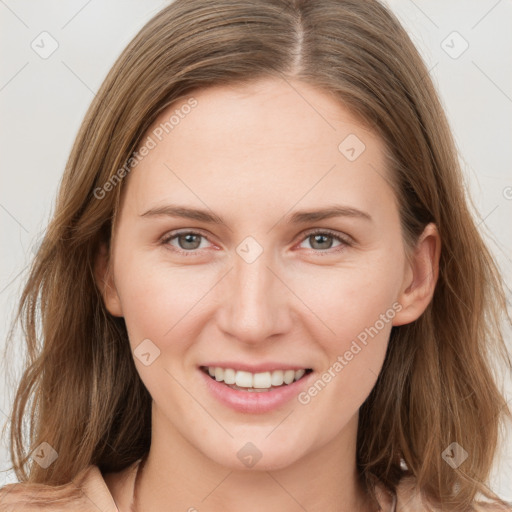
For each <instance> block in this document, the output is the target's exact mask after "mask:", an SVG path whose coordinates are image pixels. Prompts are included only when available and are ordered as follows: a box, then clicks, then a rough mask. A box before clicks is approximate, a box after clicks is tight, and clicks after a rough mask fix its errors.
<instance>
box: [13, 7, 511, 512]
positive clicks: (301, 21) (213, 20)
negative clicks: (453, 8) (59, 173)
mask: <svg viewBox="0 0 512 512" xmlns="http://www.w3.org/2000/svg"><path fill="white" fill-rule="evenodd" d="M269 77H272V78H276V79H280V80H283V79H284V80H290V79H294V80H301V81H303V82H305V83H308V84H312V85H314V86H316V87H318V88H320V89H321V90H323V91H325V92H326V93H328V94H331V95H333V97H334V98H336V99H337V100H338V101H339V102H340V103H341V104H343V105H344V106H345V107H346V108H347V109H349V110H350V111H351V112H352V113H353V114H354V115H356V116H357V118H358V119H359V120H360V121H361V123H363V124H365V125H366V126H368V127H370V128H371V130H373V132H374V133H376V134H378V136H380V137H381V139H382V140H383V142H384V143H385V147H386V152H387V161H388V162H389V167H390V171H391V174H392V177H393V179H392V181H393V187H394V189H395V193H396V198H397V200H398V203H399V209H400V216H401V223H402V231H403V236H404V241H405V243H406V245H407V246H410V247H412V246H413V245H414V242H415V240H416V239H417V237H418V236H419V234H420V233H421V232H422V230H423V228H424V227H425V225H426V224H427V223H429V222H434V223H435V224H436V225H437V228H438V230H439V233H440V236H441V240H442V251H441V257H440V264H439V279H438V282H437V285H436V289H435V293H434V297H433V300H432V301H431V303H430V304H429V306H428V308H427V310H426V311H425V312H424V314H423V315H422V316H421V317H420V318H418V319H417V320H416V321H415V322H413V323H411V324H408V325H402V326H399V327H394V328H393V329H392V332H391V335H390V340H389V347H388V351H387V354H386V358H385V362H384V366H383V368H382V372H381V374H380V375H379V377H378V380H377V382H376V385H375V387H374V389H373V390H372V391H371V393H370V395H369V396H368V398H367V400H366V401H365V402H364V404H363V405H362V407H361V409H360V417H359V430H358V436H357V466H358V470H359V473H360V476H361V479H362V481H363V482H364V483H365V486H366V489H367V490H368V492H369V493H370V495H372V496H374V485H375V482H377V481H379V482H381V483H382V484H384V485H385V486H386V487H387V488H388V489H390V490H391V491H394V490H395V489H396V487H397V485H398V483H399V482H400V480H401V479H402V478H403V477H404V476H407V475H408V476H413V477H414V478H415V480H416V482H417V485H418V486H419V488H420V489H421V491H422V493H423V495H424V496H425V497H426V499H427V500H428V501H429V503H431V504H432V505H433V506H439V507H443V510H468V509H469V508H470V506H471V504H472V503H474V500H475V499H476V497H477V495H480V493H481V494H482V495H484V496H486V497H487V498H489V499H491V500H496V502H498V501H499V502H501V503H502V504H505V502H503V501H501V500H500V499H499V498H498V496H496V494H495V493H493V492H492V491H491V490H490V489H489V488H488V487H487V484H488V478H489V474H490V471H491V468H492V465H493V461H494V458H495V455H496V452H497V448H498V446H499V441H500V427H501V426H502V423H503V422H504V420H505V419H509V420H510V419H511V417H512V415H511V413H510V410H509V409H508V407H507V403H506V400H505V398H504V396H503V394H502V392H501V391H500V386H499V385H498V375H497V371H496V368H497V367H498V365H499V364H503V363H504V364H505V365H506V367H507V368H508V369H512V364H511V361H510V356H509V353H508V352H507V348H506V345H505V343H504V340H503V335H502V327H503V320H504V319H506V321H507V322H510V318H509V317H508V314H507V313H506V303H505V298H504V293H503V286H502V282H501V277H500V275H499V272H498V270H497V265H496V263H495V261H494V260H493V257H492V256H491V254H490V252H489V250H488V249H487V247H486V245H485V244H484V241H483V238H482V236H481V234H480V233H479V231H478V229H477V225H476V222H475V220H474V216H473V213H472V209H471V208H470V204H471V203H470V202H469V201H468V199H467V198H466V195H465V190H464V184H463V179H462V173H461V169H460V164H459V160H458V155H457V151H456V146H455V144H454V140H453V137H452V134H451V131H450V127H449V124H448V122H447V119H446V116H445V113H444V111H443V109H442V106H441V103H440V101H439V98H438V96H437V93H436V90H435V87H434V85H433V83H432V81H431V78H430V76H429V72H428V69H427V68H426V66H425V64H424V62H423V61H422V59H421V57H420V55H419V53H418V51H417V49H416V48H415V46H414V44H413V43H412V42H411V40H410V38H409V36H408V34H407V32H406V31H405V30H404V28H403V27H402V26H401V24H400V23H399V21H398V20H397V18H396V17H395V16H394V15H393V13H392V12H390V11H389V10H388V9H387V8H386V7H385V6H383V5H382V4H381V3H379V2H378V1H377V0H364V1H362V0H314V1H307V0H288V1H284V0H246V1H240V0H208V1H206V0H176V1H175V2H173V3H171V4H170V5H168V6H166V7H165V8H164V9H163V10H162V11H160V12H159V13H158V14H157V15H156V16H154V17H153V18H152V19H151V20H150V21H149V22H148V23H147V24H146V25H145V26H144V27H143V28H142V30H141V31H140V32H139V33H138V34H137V35H136V37H135V38H134V39H133V40H132V41H131V42H130V44H129V45H128V47H127V48H126V49H125V50H124V51H123V52H122V54H121V55H120V56H119V58H118V59H117V61H116V62H115V64H114V66H113V67H112V69H111V70H110V72H109V73H108V75H107V77H106V79H105V81H104V83H103V84H102V86H101V87H100V90H99V91H98V93H97V95H96V96H95V98H94V100H93V102H92V104H91V106H90V108H89V109H88V111H87V114H86V116H85V119H84V121H83V123H82V125H81V127H80V130H79V133H78V135H77V137H76V140H75V142H74V145H73V148H72V151H71V154H70V156H69V160H68V162H67V165H66V168H65V172H64V176H63V179H62V182H61V184H60V189H59V193H58V197H57V201H56V205H55V210H54V214H53V217H52V220H51V222H50V223H49V226H48V229H47V230H46V233H45V236H44V239H43V240H42V243H41V245H40V248H39V250H38V252H37V255H36V256H35V259H34V260H33V263H32V266H31V268H30V273H29V276H28V279H27V281H26V283H25V285H24V288H23V291H22V295H21V300H20V303H19V307H18V309H17V310H16V312H15V321H14V324H16V325H18V324H19V325H21V328H22V333H23V335H22V337H23V339H24V340H25V342H26V354H27V360H26V366H25V368H24V373H23V374H22V377H21V380H20V381H19V383H18V386H17V392H16V395H15V399H14V404H13V409H12V417H11V418H10V422H9V425H10V450H11V458H12V463H13V469H14V471H15V473H16V476H17V478H18V480H19V481H20V484H15V485H17V486H19V485H23V484H24V485H25V486H32V487H34V486H35V488H37V489H39V491H40V492H39V494H38V496H39V497H40V499H41V503H43V502H44V501H45V500H49V499H50V498H49V496H54V497H55V496H57V494H56V493H57V490H58V489H59V488H60V486H62V485H64V484H66V483H68V482H70V481H71V480H72V479H73V478H74V477H75V476H76V475H77V474H78V473H79V472H80V471H82V470H83V469H84V468H86V467H87V466H89V465H91V464H95V465H97V466H99V468H100V469H101V471H103V472H111V471H120V470H122V469H124V468H125V467H127V466H128V465H130V464H132V463H133V462H135V461H136V460H138V459H140V458H141V457H142V456H143V455H145V454H146V453H147V452H148V450H149V447H150V441H151V396H150V395H149V393H148V391H147V390H146V388H145V387H144V385H143V383H142V381H141V379H140V378H139V376H138V373H137V371H136V368H135V365H134V362H133V356H132V354H131V351H130V345H129V342H128V335H127V330H126V327H125V323H124V319H123V318H116V317H114V316H112V315H110V314H109V313H108V311H107V310H106V308H105V305H104V302H103V300H102V296H101V293H100V290H99V289H98V286H97V284H96V280H95V274H94V261H95V259H96V256H97V254H98V251H99V249H100V247H101V245H102V244H103V243H105V244H106V246H107V247H108V248H110V240H111V235H112V228H113V223H114V221H115V219H116V214H117V211H118V206H119V198H120V193H121V190H122V189H123V181H124V180H122V179H121V180H120V182H118V181H119V176H120V175H119V169H122V168H123V167H124V166H125V163H126V162H127V161H128V159H129V158H130V157H131V155H133V152H134V151H135V150H136V149H137V148H138V147H139V146H140V144H141V143H142V141H143V137H144V136H145V134H146V133H147V130H148V129H149V127H150V126H151V125H152V124H153V122H154V121H155V119H156V118H157V116H158V115H159V114H160V113H161V112H162V111H163V110H164V109H166V108H167V107H169V106H170V105H171V104H173V103H176V102H178V101H179V100H180V101H181V100H185V99H186V98H190V97H191V95H192V94H193V92H194V91H197V90H198V89H202V88H206V87H209V86H213V85H218V84H232V85H236V84H240V85H243V84H248V83H250V82H253V81H255V80H258V79H262V78H269ZM116 176H117V181H116ZM107 182H110V183H112V184H114V185H115V186H114V185H113V186H112V187H111V188H112V190H110V191H109V192H108V193H103V192H102V193H101V197H100V194H99V193H98V190H99V189H101V188H102V187H103V186H104V184H105V183H107ZM102 190H105V189H102ZM14 324H13V325H14ZM13 329H14V327H13V328H11V331H10V333H9V341H10V343H12V340H13V339H14V337H13ZM27 422H28V423H27ZM25 424H27V425H28V427H29V428H27V429H25V428H24V425H25ZM43 442H46V443H48V444H49V445H51V446H52V447H53V448H54V449H55V450H56V451H57V452H58V458H57V459H56V460H55V461H54V462H53V464H51V465H50V466H49V467H48V468H47V469H43V468H42V467H40V466H39V465H38V464H35V463H33V461H32V458H31V454H32V453H33V451H34V449H35V448H36V447H38V446H39V445H40V444H41V443H43ZM453 442H457V443H458V444H459V445H461V446H462V447H463V448H464V450H465V451H466V452H467V453H468V454H469V457H468V458H467V460H466V461H465V462H464V464H462V465H460V466H459V467H458V468H456V469H453V468H452V467H451V466H450V465H448V464H447V463H446V462H445V461H444V460H443V457H442V454H443V452H444V450H445V449H446V448H447V447H448V446H449V445H450V444H451V443H453ZM41 484H46V485H45V486H42V485H41ZM47 486H49V487H47ZM43 489H44V490H45V492H44V493H43ZM72 490H73V489H72ZM75 491H76V489H75ZM52 493H53V494H52ZM43 496H44V499H43ZM55 499H58V498H55ZM62 499H64V498H62Z"/></svg>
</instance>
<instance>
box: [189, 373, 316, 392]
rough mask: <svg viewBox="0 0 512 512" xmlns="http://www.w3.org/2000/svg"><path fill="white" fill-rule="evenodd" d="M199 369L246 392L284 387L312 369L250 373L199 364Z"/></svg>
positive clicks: (301, 377) (228, 385) (224, 383)
mask: <svg viewBox="0 0 512 512" xmlns="http://www.w3.org/2000/svg"><path fill="white" fill-rule="evenodd" d="M199 369H200V370H201V371H202V372H203V373H205V374H206V375H208V376H209V377H210V379H212V380H214V381H216V382H218V383H219V384H223V385H225V386H226V387H229V388H231V389H234V390H236V391H245V392H248V393H268V392H271V391H274V390H276V389H283V388H286V387H288V386H290V385H291V384H293V383H295V382H297V381H299V380H301V379H304V378H305V377H306V376H307V375H309V374H310V373H311V372H312V371H313V370H312V369H311V368H302V369H298V370H293V369H283V370H273V371H266V372H258V373H252V372H248V371H244V370H236V369H234V368H222V367H219V366H200V367H199Z"/></svg>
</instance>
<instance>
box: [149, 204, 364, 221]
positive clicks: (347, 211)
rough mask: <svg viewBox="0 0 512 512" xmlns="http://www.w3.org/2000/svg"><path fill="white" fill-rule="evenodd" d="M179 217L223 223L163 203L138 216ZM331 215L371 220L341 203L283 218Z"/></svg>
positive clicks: (208, 213) (203, 213)
mask: <svg viewBox="0 0 512 512" xmlns="http://www.w3.org/2000/svg"><path fill="white" fill-rule="evenodd" d="M162 216H168V217H181V218H184V219H192V220H197V221H200V222H206V223H209V224H225V222H224V220H223V219H222V217H220V216H219V215H217V214H215V213H213V212H212V211H211V210H201V209H197V208H188V207H186V206H176V205H164V206H158V207H155V208H150V209H149V210H147V211H146V212H144V213H142V214H141V215H140V217H162ZM333 217H352V218H358V219H363V220H366V221H370V222H371V221H372V220H373V219H372V217H371V216H370V215H369V214H368V213H366V212H364V211H362V210H358V209H357V208H352V207H348V206H342V205H332V206H329V207H327V208H322V209H318V210H301V211H297V212H295V213H293V214H291V215H289V216H285V220H286V221H287V222H289V223H290V224H301V223H306V222H317V221H319V220H323V219H330V218H333Z"/></svg>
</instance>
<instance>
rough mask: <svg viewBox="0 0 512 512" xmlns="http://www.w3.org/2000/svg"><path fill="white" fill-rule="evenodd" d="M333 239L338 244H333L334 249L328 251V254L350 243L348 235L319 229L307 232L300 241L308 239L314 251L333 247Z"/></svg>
mask: <svg viewBox="0 0 512 512" xmlns="http://www.w3.org/2000/svg"><path fill="white" fill-rule="evenodd" d="M333 240H335V241H337V242H339V244H338V245H337V246H334V247H335V250H334V251H330V252H329V253H330V254H332V253H333V252H337V251H340V250H342V249H344V248H345V247H346V246H350V245H351V243H350V240H349V238H348V237H344V236H341V235H339V234H335V233H333V232H331V231H327V230H320V229H318V230H315V231H311V232H309V233H307V234H306V237H305V238H304V240H303V242H302V243H304V242H306V241H308V242H309V243H310V246H311V248H312V249H313V250H314V251H315V252H326V251H328V250H329V249H331V248H332V247H333Z"/></svg>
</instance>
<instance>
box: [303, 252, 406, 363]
mask: <svg viewBox="0 0 512 512" xmlns="http://www.w3.org/2000/svg"><path fill="white" fill-rule="evenodd" d="M401 265H402V260H401V257H400V255H399V254H393V253H392V252H389V253H387V252H386V251H382V253H380V254H373V255H368V257H367V258H364V259H361V260H359V261H357V262H356V261H354V263H351V264H348V265H347V266H343V267H342V266H340V267H337V268H334V267H330V268H327V267H324V268H316V269H312V270H311V271H309V272H301V273H300V277H296V278H295V284H296V286H295V287H294V291H296V293H297V295H298V296H299V297H303V298H304V302H305V303H306V304H307V306H308V308H309V309H310V310H311V311H312V312H313V315H310V316H311V318H314V319H315V325H314V326H313V325H312V326H311V328H313V329H314V330H315V333H316V336H315V339H316V340H318V342H319V343H322V344H324V347H325V349H326V351H327V352H328V353H329V354H331V357H332V353H334V352H336V353H343V352H344V351H345V350H348V347H349V346H350V343H351V342H352V340H354V339H359V340H360V341H361V342H363V343H364V340H365V333H366V336H368V330H371V332H372V334H373V337H377V334H379V333H380V332H381V331H382V334H383V336H380V337H378V339H381V338H384V339H387V335H388V334H389V332H390V330H391V321H392V319H393V318H394V316H395V314H396V308H397V307H399V306H397V304H396V298H397V297H398V294H399V290H400V286H401V283H402V273H401V272H400V268H401ZM393 304H395V308H393ZM375 330H377V331H378V333H376V332H375Z"/></svg>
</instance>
